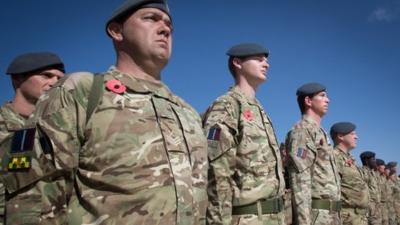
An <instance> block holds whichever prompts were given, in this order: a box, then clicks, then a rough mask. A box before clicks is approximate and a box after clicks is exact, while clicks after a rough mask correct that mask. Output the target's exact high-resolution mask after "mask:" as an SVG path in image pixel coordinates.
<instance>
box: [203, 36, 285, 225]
mask: <svg viewBox="0 0 400 225" xmlns="http://www.w3.org/2000/svg"><path fill="white" fill-rule="evenodd" d="M268 54H269V53H268V50H267V49H265V48H264V47H262V46H260V45H258V44H254V43H243V44H238V45H235V46H233V47H232V48H230V49H229V51H228V52H227V55H228V56H229V60H228V64H229V69H230V71H231V73H232V75H233V78H234V80H235V86H234V87H233V88H231V89H230V90H229V91H228V92H227V93H226V94H225V95H222V96H220V97H219V98H218V99H217V100H216V101H214V103H213V104H212V105H211V106H210V107H209V109H208V111H207V112H206V114H205V118H204V123H203V124H204V130H205V132H206V133H207V134H208V158H209V161H210V169H209V185H208V196H209V201H210V204H209V207H208V210H207V223H208V224H213V225H217V224H221V225H222V224H224V225H229V224H284V220H285V219H284V212H283V209H284V203H283V195H284V189H285V184H284V178H283V173H282V161H281V157H280V152H279V145H278V142H277V138H276V136H275V132H274V130H273V127H272V122H271V120H270V118H269V117H268V116H267V113H266V112H265V111H264V109H263V107H262V106H261V104H260V102H259V101H258V100H257V99H256V97H255V94H256V88H257V87H258V86H259V85H260V84H262V83H263V82H264V81H265V80H266V74H267V71H268V68H269V64H268Z"/></svg>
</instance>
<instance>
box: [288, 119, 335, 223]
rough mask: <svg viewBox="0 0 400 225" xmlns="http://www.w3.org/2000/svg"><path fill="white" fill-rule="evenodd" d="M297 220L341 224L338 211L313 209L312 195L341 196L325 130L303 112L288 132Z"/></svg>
mask: <svg viewBox="0 0 400 225" xmlns="http://www.w3.org/2000/svg"><path fill="white" fill-rule="evenodd" d="M285 145H286V149H287V151H288V155H289V158H290V163H289V165H288V170H289V175H290V186H291V188H292V191H293V198H292V201H293V209H294V210H293V214H294V219H295V221H294V223H295V224H340V219H339V216H338V213H337V212H331V213H327V212H325V211H327V210H319V209H312V201H311V200H312V199H323V200H330V201H339V200H340V178H339V174H338V171H337V168H336V162H335V159H334V156H333V148H332V146H331V145H330V143H329V141H328V138H327V135H326V132H325V131H324V130H323V129H322V128H321V127H320V126H319V125H318V124H317V123H316V122H315V121H314V120H313V119H312V118H311V117H309V116H307V115H304V116H303V118H302V120H301V121H300V122H298V123H297V124H296V125H295V126H294V127H293V128H292V129H291V130H290V131H289V133H288V134H287V137H286V142H285Z"/></svg>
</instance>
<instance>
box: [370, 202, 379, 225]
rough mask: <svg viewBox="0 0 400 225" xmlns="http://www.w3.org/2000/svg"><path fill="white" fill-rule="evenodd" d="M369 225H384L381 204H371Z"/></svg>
mask: <svg viewBox="0 0 400 225" xmlns="http://www.w3.org/2000/svg"><path fill="white" fill-rule="evenodd" d="M368 211H369V213H368V225H382V210H381V207H380V203H379V202H370V203H369V209H368Z"/></svg>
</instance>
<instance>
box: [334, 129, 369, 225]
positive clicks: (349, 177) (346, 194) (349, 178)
mask: <svg viewBox="0 0 400 225" xmlns="http://www.w3.org/2000/svg"><path fill="white" fill-rule="evenodd" d="M355 129H356V126H355V125H354V124H353V123H350V122H339V123H335V124H334V125H333V126H332V127H331V130H330V134H331V137H332V140H333V142H334V144H335V159H336V166H337V168H338V171H339V175H340V178H341V189H342V195H341V202H342V211H341V212H340V218H341V220H342V224H343V225H368V219H367V213H368V205H369V191H368V184H367V181H366V179H365V174H364V173H363V171H362V169H361V168H359V167H358V166H357V163H356V160H355V159H354V157H353V156H352V155H351V150H353V149H354V148H355V147H356V146H357V139H358V136H357V134H356V131H355Z"/></svg>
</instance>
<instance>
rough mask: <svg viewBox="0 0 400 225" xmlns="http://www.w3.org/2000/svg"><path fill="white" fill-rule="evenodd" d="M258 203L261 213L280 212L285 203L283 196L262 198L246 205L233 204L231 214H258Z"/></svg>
mask: <svg viewBox="0 0 400 225" xmlns="http://www.w3.org/2000/svg"><path fill="white" fill-rule="evenodd" d="M258 205H259V206H260V208H261V213H262V214H275V213H279V212H282V211H283V209H284V207H285V204H284V201H283V197H279V198H273V199H262V200H258V201H256V202H253V203H251V204H248V205H241V206H233V207H232V215H244V214H254V215H258Z"/></svg>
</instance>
